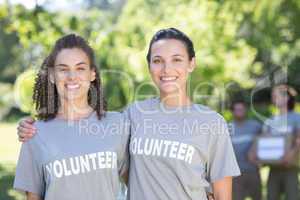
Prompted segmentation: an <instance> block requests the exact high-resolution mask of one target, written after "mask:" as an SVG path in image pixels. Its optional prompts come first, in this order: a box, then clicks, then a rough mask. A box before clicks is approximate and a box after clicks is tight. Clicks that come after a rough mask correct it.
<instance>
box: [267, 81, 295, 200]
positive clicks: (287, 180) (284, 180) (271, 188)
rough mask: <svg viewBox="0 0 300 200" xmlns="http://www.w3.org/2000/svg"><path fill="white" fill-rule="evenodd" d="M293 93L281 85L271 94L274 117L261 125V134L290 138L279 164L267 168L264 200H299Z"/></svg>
mask: <svg viewBox="0 0 300 200" xmlns="http://www.w3.org/2000/svg"><path fill="white" fill-rule="evenodd" d="M295 96H296V91H295V90H294V89H293V88H291V87H289V86H288V85H285V84H280V85H277V86H275V87H274V88H273V90H272V102H273V104H274V105H275V107H276V108H277V109H278V114H277V115H274V116H273V117H271V118H270V119H268V120H266V121H265V124H264V128H263V132H264V133H267V134H273V135H285V136H289V135H290V136H291V137H292V145H291V147H290V149H289V150H287V152H286V153H285V155H284V157H283V158H282V160H281V162H280V164H278V165H272V166H270V173H269V178H268V183H267V187H268V195H267V199H268V200H279V199H280V196H281V194H282V193H283V194H284V195H285V199H286V200H299V194H298V193H299V191H298V184H299V183H298V170H299V167H298V164H297V161H298V156H299V147H300V138H299V134H300V115H299V114H298V113H296V112H294V107H295Z"/></svg>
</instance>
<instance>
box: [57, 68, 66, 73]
mask: <svg viewBox="0 0 300 200" xmlns="http://www.w3.org/2000/svg"><path fill="white" fill-rule="evenodd" d="M58 71H60V72H65V71H67V68H59V69H58Z"/></svg>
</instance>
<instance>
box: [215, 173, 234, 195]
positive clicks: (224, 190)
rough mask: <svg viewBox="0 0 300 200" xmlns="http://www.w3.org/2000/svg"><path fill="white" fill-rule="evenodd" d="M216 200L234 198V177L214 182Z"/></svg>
mask: <svg viewBox="0 0 300 200" xmlns="http://www.w3.org/2000/svg"><path fill="white" fill-rule="evenodd" d="M213 193H214V200H232V177H225V178H223V179H222V180H219V181H216V182H214V183H213Z"/></svg>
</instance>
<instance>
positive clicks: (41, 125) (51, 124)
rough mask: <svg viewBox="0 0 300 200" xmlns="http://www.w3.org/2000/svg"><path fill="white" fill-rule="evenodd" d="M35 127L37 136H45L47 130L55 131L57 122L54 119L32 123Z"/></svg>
mask: <svg viewBox="0 0 300 200" xmlns="http://www.w3.org/2000/svg"><path fill="white" fill-rule="evenodd" d="M33 125H34V126H35V127H36V129H37V131H38V133H39V134H45V133H46V132H48V131H49V130H53V128H55V129H57V128H58V127H57V121H56V120H55V119H51V120H48V121H43V120H37V121H35V122H34V123H33Z"/></svg>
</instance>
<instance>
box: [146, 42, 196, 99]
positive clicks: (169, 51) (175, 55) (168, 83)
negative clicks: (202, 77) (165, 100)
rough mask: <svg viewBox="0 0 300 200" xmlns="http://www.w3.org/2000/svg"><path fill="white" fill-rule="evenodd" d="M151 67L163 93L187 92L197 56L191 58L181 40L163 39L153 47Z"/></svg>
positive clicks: (156, 82)
mask: <svg viewBox="0 0 300 200" xmlns="http://www.w3.org/2000/svg"><path fill="white" fill-rule="evenodd" d="M149 67H150V73H151V77H152V79H153V81H154V83H155V85H156V86H157V87H158V88H159V90H160V92H161V94H163V95H169V94H174V93H182V92H183V93H186V85H187V79H188V75H189V73H191V72H192V71H193V70H194V68H195V58H194V57H193V58H192V59H189V55H188V52H187V48H186V46H185V45H184V43H183V42H181V41H180V40H176V39H162V40H158V41H156V42H154V43H153V45H152V47H151V57H150V62H149ZM183 93H182V94H183Z"/></svg>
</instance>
